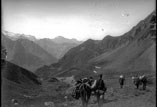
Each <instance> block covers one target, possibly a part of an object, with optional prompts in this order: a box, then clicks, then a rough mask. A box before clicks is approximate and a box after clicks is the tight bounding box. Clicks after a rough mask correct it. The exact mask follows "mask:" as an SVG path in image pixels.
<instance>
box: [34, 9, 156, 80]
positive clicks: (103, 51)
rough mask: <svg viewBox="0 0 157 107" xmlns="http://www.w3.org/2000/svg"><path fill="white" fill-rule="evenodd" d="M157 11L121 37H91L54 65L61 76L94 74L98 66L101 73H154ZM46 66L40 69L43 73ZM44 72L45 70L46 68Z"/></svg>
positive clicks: (49, 67) (52, 66)
mask: <svg viewBox="0 0 157 107" xmlns="http://www.w3.org/2000/svg"><path fill="white" fill-rule="evenodd" d="M155 18H156V13H155V11H154V12H152V13H151V14H150V15H149V16H148V17H147V18H145V19H144V20H142V21H140V22H139V23H138V24H137V25H136V26H135V27H133V28H132V29H131V30H130V31H129V32H127V33H125V34H123V35H121V36H118V37H112V36H109V35H108V36H106V37H105V38H104V39H103V40H100V41H96V40H91V39H89V40H87V41H85V42H84V43H82V44H81V45H79V46H77V47H75V48H72V49H70V50H69V51H68V52H67V53H66V54H65V55H64V57H63V58H62V59H60V60H59V62H58V63H56V64H52V65H51V66H48V67H47V68H46V69H47V70H48V69H51V68H54V69H55V70H54V71H56V72H57V73H58V76H71V75H75V76H77V77H78V76H81V75H82V76H83V75H88V76H89V75H92V74H93V72H92V71H93V70H95V66H100V67H101V69H99V70H98V72H101V73H111V72H112V71H113V72H117V73H121V72H127V73H129V72H134V71H136V72H137V71H139V72H151V71H152V72H153V71H155V70H156V66H155V63H156V62H155V61H156V60H155V56H156V53H155V52H156V51H155V47H156V35H155V34H156V26H154V25H156V19H155ZM41 69H42V68H40V69H38V70H37V71H36V72H38V73H39V72H40V73H42V70H41ZM43 72H44V71H43Z"/></svg>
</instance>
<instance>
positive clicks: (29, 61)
mask: <svg viewBox="0 0 157 107" xmlns="http://www.w3.org/2000/svg"><path fill="white" fill-rule="evenodd" d="M2 44H3V45H4V46H5V47H6V50H7V60H8V61H11V62H12V63H14V64H17V65H19V66H21V67H24V68H26V69H28V70H31V71H34V70H35V69H37V68H38V67H40V66H42V65H47V64H50V63H53V62H56V61H57V59H56V58H55V57H53V56H52V55H51V54H49V53H48V52H47V51H45V50H44V49H43V48H41V47H40V46H39V45H37V44H36V43H34V42H33V41H30V40H28V39H18V40H15V41H13V40H11V39H9V38H8V37H7V36H6V35H4V34H3V33H2Z"/></svg>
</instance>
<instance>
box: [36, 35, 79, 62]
mask: <svg viewBox="0 0 157 107" xmlns="http://www.w3.org/2000/svg"><path fill="white" fill-rule="evenodd" d="M59 38H60V37H58V39H57V38H55V39H48V38H47V39H46V38H45V39H39V40H37V41H35V43H37V44H38V45H39V46H41V47H42V48H43V49H45V50H46V51H47V52H49V53H50V54H51V55H53V56H55V57H56V58H58V59H60V58H62V57H63V56H64V54H65V53H66V52H67V51H69V50H70V49H71V48H73V47H75V46H77V45H79V44H80V43H81V41H77V40H76V41H73V40H70V39H66V38H63V37H62V39H61V40H60V39H59Z"/></svg>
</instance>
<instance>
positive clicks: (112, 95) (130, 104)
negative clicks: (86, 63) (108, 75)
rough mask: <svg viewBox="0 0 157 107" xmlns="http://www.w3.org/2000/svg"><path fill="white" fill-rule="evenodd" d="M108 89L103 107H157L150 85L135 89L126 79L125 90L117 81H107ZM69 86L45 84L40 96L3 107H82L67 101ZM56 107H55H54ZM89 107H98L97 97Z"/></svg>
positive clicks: (3, 106) (152, 87) (78, 102)
mask: <svg viewBox="0 0 157 107" xmlns="http://www.w3.org/2000/svg"><path fill="white" fill-rule="evenodd" d="M105 82H106V85H107V87H108V89H107V92H106V94H105V100H104V104H103V107H155V106H156V88H155V87H156V86H155V85H154V84H149V85H148V86H147V89H146V90H142V89H138V90H137V89H135V87H134V85H133V84H132V81H131V79H126V83H125V86H124V88H123V89H120V88H119V84H118V81H117V79H109V80H105ZM67 88H68V85H65V84H63V83H60V84H59V85H58V83H52V82H51V83H50V82H45V83H43V89H44V90H42V91H41V92H40V94H39V95H38V96H35V97H32V98H31V97H30V98H25V100H24V101H23V103H21V104H19V105H14V104H10V105H7V104H5V105H2V107H82V105H81V102H80V100H75V99H72V98H71V97H70V95H67V96H68V98H67V100H65V98H64V96H65V95H66V94H65V90H67ZM45 102H51V103H53V104H51V106H46V105H45ZM53 105H54V106H53ZM88 107H98V106H97V103H96V98H95V96H92V97H91V99H90V102H89V105H88Z"/></svg>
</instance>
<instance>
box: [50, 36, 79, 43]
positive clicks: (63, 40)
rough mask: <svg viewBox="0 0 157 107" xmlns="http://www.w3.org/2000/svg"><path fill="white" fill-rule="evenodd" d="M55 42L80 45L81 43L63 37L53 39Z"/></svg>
mask: <svg viewBox="0 0 157 107" xmlns="http://www.w3.org/2000/svg"><path fill="white" fill-rule="evenodd" d="M52 41H53V42H55V43H58V44H64V43H73V44H79V43H80V41H78V40H76V39H67V38H65V37H62V36H58V37H56V38H54V39H52Z"/></svg>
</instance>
